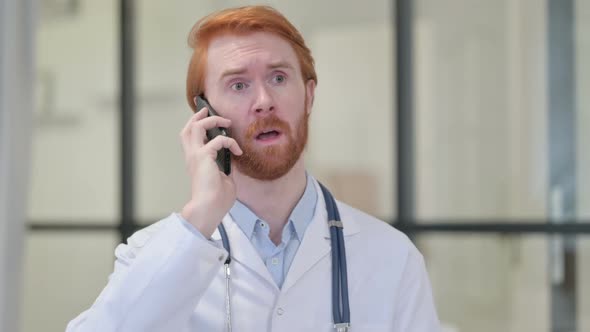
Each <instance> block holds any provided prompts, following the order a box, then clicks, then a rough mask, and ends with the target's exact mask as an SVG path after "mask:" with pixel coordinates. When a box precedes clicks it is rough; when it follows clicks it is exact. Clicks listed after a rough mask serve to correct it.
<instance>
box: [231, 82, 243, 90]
mask: <svg viewBox="0 0 590 332" xmlns="http://www.w3.org/2000/svg"><path fill="white" fill-rule="evenodd" d="M231 88H232V89H233V90H236V91H240V90H243V89H244V88H246V84H244V83H242V82H238V83H234V84H232V86H231Z"/></svg>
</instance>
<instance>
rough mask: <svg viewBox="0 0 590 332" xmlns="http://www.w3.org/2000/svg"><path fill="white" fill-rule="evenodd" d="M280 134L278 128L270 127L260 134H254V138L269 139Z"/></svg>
mask: <svg viewBox="0 0 590 332" xmlns="http://www.w3.org/2000/svg"><path fill="white" fill-rule="evenodd" d="M280 135H281V133H280V132H279V131H278V130H274V129H270V130H264V131H262V132H261V133H260V134H258V135H257V136H256V139H257V140H260V141H269V140H272V139H274V138H277V137H279V136H280Z"/></svg>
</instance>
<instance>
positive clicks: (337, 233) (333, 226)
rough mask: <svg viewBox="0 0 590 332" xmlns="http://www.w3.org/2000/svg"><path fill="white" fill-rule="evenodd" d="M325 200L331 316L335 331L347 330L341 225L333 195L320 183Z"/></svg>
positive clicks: (348, 310) (346, 294)
mask: <svg viewBox="0 0 590 332" xmlns="http://www.w3.org/2000/svg"><path fill="white" fill-rule="evenodd" d="M320 188H321V189H322V193H323V195H324V199H325V202H326V211H328V222H329V224H330V242H331V246H332V316H333V319H334V327H335V328H336V330H337V331H347V330H348V328H349V327H350V304H349V301H348V272H347V268H346V250H345V246H344V235H343V232H342V230H343V226H342V222H341V220H340V213H339V211H338V207H337V206H336V201H335V200H334V197H333V196H332V194H330V192H329V191H328V189H326V187H324V186H323V185H322V184H321V183H320Z"/></svg>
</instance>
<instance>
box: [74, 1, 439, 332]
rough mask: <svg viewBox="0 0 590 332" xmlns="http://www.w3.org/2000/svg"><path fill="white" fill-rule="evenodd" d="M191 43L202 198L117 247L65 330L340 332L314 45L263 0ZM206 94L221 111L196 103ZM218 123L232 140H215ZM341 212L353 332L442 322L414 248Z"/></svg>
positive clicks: (220, 16)
mask: <svg viewBox="0 0 590 332" xmlns="http://www.w3.org/2000/svg"><path fill="white" fill-rule="evenodd" d="M189 44H190V46H191V47H192V48H193V49H194V53H193V56H192V59H191V62H190V66H189V70H188V78H187V99H188V102H189V104H190V106H191V107H192V109H193V110H194V111H195V112H196V113H195V114H194V115H193V116H192V117H191V118H190V119H189V121H188V122H187V123H186V125H185V126H184V128H183V129H182V131H181V133H180V137H181V141H182V146H183V148H184V154H185V158H186V164H187V168H188V171H189V174H190V179H191V188H192V197H191V198H190V199H189V201H188V203H187V204H186V205H185V206H184V207H183V208H182V212H181V213H180V214H176V213H175V214H172V215H170V216H169V217H168V218H165V219H164V220H161V221H159V222H157V223H155V224H154V225H152V226H150V227H148V228H146V229H144V230H141V231H139V232H137V233H135V234H134V235H133V236H132V237H131V238H129V240H128V243H127V245H120V246H119V247H118V248H117V250H116V252H115V253H116V256H117V261H116V263H115V271H114V273H113V274H112V275H111V277H110V279H109V283H108V285H107V286H106V288H105V289H104V290H103V292H102V293H101V295H100V296H99V298H98V299H97V300H96V302H95V303H94V305H93V306H92V307H91V308H90V309H89V310H87V311H86V312H84V313H83V314H81V315H80V316H78V317H77V318H76V319H75V320H73V321H72V322H70V324H69V325H68V328H67V331H70V332H82V331H101V332H107V331H225V330H229V329H230V328H233V329H234V330H235V331H255V332H260V331H280V332H284V331H334V330H335V327H334V316H333V310H332V309H333V306H334V302H333V301H332V295H333V294H332V286H333V283H332V258H331V251H332V250H334V249H333V248H332V247H331V243H332V240H333V239H334V238H335V237H332V235H330V231H329V226H328V217H327V214H328V212H327V204H328V203H329V202H328V201H326V200H325V199H326V198H327V197H328V194H325V193H323V192H322V190H320V186H319V184H318V182H317V181H316V180H315V179H314V178H313V177H312V176H311V175H310V174H308V173H306V170H305V165H304V159H303V155H302V152H303V150H304V147H305V145H306V142H307V132H308V119H309V115H310V113H311V109H312V104H313V100H314V92H315V87H316V84H317V76H316V73H315V69H314V62H313V58H312V56H311V52H310V50H309V49H308V48H307V46H306V45H305V43H304V41H303V38H302V37H301V35H300V34H299V32H298V31H297V30H296V29H295V28H294V27H293V26H292V25H291V24H290V23H289V22H288V21H287V20H286V19H285V18H284V17H283V16H282V15H281V14H280V13H278V12H277V11H275V10H274V9H272V8H269V7H263V6H251V7H242V8H234V9H228V10H224V11H221V12H217V13H214V14H212V15H209V16H208V17H205V18H204V19H202V20H201V21H199V22H198V23H197V24H196V25H195V27H194V28H193V30H192V32H191V34H190V37H189ZM198 96H201V97H203V98H205V99H206V100H208V101H209V102H210V105H211V107H212V108H213V109H215V110H216V112H217V113H218V114H219V116H208V114H207V109H206V108H203V109H197V108H196V98H197V97H198ZM216 127H223V128H228V130H229V131H230V133H231V137H227V136H217V137H216V138H214V139H212V140H210V141H209V140H207V138H206V131H207V130H208V129H212V128H216ZM222 148H227V149H229V151H230V152H231V154H232V160H231V166H232V169H231V173H230V175H229V176H228V175H226V174H224V172H222V171H220V169H219V167H218V165H217V164H216V156H217V152H218V151H219V150H220V149H222ZM337 208H338V210H339V211H340V217H341V222H342V226H343V228H342V229H343V235H344V236H343V238H344V243H345V249H346V254H345V256H346V263H347V268H348V272H347V274H346V276H347V279H348V280H347V287H346V290H347V291H348V296H349V300H350V301H349V302H350V304H349V305H350V324H351V329H350V331H396V332H419V331H420V332H422V331H424V332H426V331H428V332H430V331H439V329H440V328H439V322H438V318H437V315H436V312H435V308H434V304H433V299H432V295H431V290H430V285H429V281H428V277H427V274H426V271H425V267H424V262H423V259H422V256H421V255H420V253H419V252H418V251H417V249H416V248H415V247H414V246H413V244H412V243H411V242H410V241H409V240H408V239H407V237H405V236H404V235H403V234H401V233H400V232H398V231H396V230H395V229H393V228H392V227H390V226H388V225H387V224H386V223H384V222H381V221H379V220H377V219H375V218H373V217H371V216H369V215H367V214H364V213H363V212H361V211H358V210H356V209H354V208H352V207H350V206H348V205H346V204H344V203H341V202H338V203H337ZM220 223H221V224H222V225H223V226H224V229H225V230H226V232H227V237H228V243H229V245H230V249H231V262H230V263H229V266H230V267H231V275H230V276H229V279H226V273H225V271H226V269H225V268H224V267H223V266H224V263H225V262H226V259H227V258H228V254H227V250H225V249H224V247H223V245H222V242H223V241H222V239H221V235H222V232H220V231H219V230H217V229H218V226H219V224H220ZM335 225H337V224H335ZM335 227H336V228H337V226H335ZM336 228H334V229H336ZM230 294H231V295H230ZM336 307H337V308H336V309H335V310H339V311H340V310H341V309H342V308H341V305H339V304H337V305H336ZM230 325H231V327H230ZM345 325H346V324H345ZM345 325H339V326H345ZM343 330H345V329H343Z"/></svg>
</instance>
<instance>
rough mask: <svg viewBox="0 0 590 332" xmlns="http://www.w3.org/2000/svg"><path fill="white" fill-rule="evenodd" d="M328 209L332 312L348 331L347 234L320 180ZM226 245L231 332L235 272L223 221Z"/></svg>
mask: <svg viewBox="0 0 590 332" xmlns="http://www.w3.org/2000/svg"><path fill="white" fill-rule="evenodd" d="M319 185H320V188H321V189H322V193H323V195H324V200H325V202H326V210H327V211H328V226H329V227H330V241H331V245H332V316H333V319H334V329H335V330H336V331H337V332H347V331H348V329H349V328H350V307H349V303H348V278H347V273H346V250H345V248H344V235H343V234H342V229H343V226H342V221H340V213H339V212H338V207H337V206H336V201H335V200H334V197H333V196H332V194H330V192H329V191H328V189H326V187H324V186H323V185H322V184H321V183H319ZM218 229H219V234H220V235H221V242H222V243H223V248H225V250H226V251H227V253H228V255H227V259H226V260H225V263H223V264H224V268H225V312H226V326H227V331H228V332H231V330H232V325H231V302H230V276H231V269H230V263H231V251H230V246H229V239H228V237H227V232H226V231H225V227H223V224H219V226H218Z"/></svg>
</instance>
